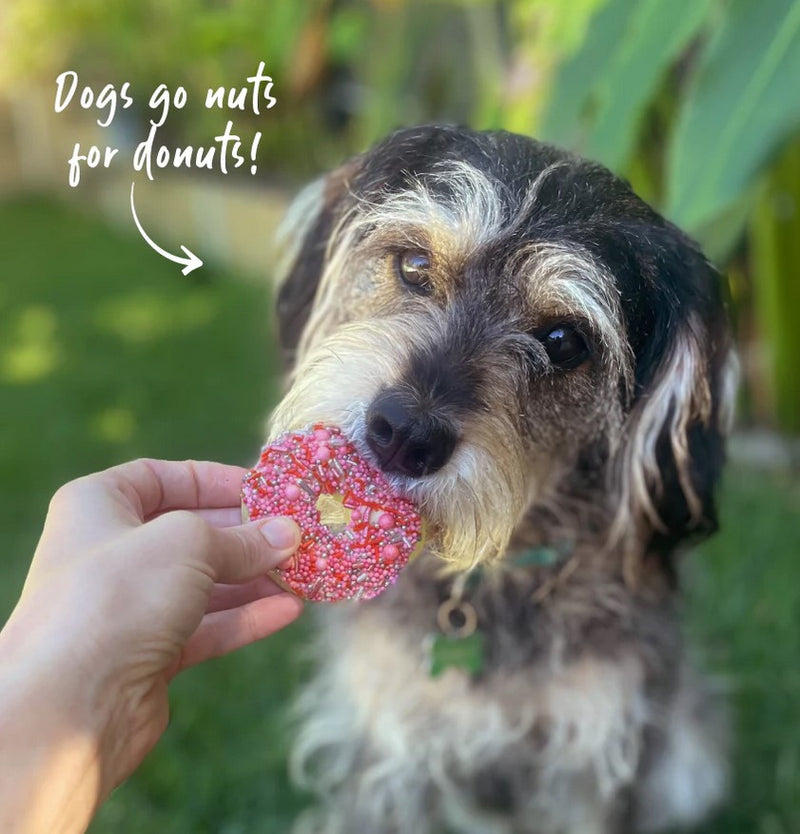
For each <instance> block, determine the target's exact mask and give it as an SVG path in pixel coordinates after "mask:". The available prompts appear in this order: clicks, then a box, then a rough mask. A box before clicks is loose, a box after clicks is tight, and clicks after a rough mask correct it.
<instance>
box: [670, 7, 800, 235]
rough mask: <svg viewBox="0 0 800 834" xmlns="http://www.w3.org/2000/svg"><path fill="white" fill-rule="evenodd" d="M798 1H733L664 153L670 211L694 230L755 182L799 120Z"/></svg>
mask: <svg viewBox="0 0 800 834" xmlns="http://www.w3.org/2000/svg"><path fill="white" fill-rule="evenodd" d="M798 78H800V0H759V2H757V3H754V2H752V0H733V1H732V2H731V4H730V6H729V8H728V12H727V15H726V17H725V19H724V20H723V22H722V25H721V26H720V28H719V30H718V31H717V32H716V34H715V35H714V37H713V38H712V39H711V41H710V42H709V44H708V48H707V50H706V51H705V53H704V55H703V56H702V59H701V62H700V66H699V68H698V71H697V74H696V76H695V78H694V81H693V84H692V86H691V89H690V91H689V95H688V96H687V98H686V100H685V102H684V105H683V107H682V109H681V111H680V113H679V115H678V122H677V127H676V130H675V133H674V136H673V138H672V142H671V144H670V148H669V150H668V157H667V160H668V161H667V165H668V169H667V195H668V197H667V214H668V215H669V216H670V217H671V219H673V220H674V221H675V222H676V223H678V224H679V225H681V226H684V227H685V228H688V229H689V230H692V231H693V230H696V229H698V228H700V227H701V226H703V225H704V224H707V223H709V222H710V221H711V219H712V218H713V217H714V216H715V215H717V214H719V213H720V212H722V211H723V210H725V209H726V207H727V206H729V205H730V204H731V203H733V202H734V201H735V200H736V199H737V198H738V197H739V196H740V195H742V194H743V192H744V191H745V190H746V189H747V188H748V187H749V186H750V185H751V184H752V182H753V181H754V179H755V178H756V177H757V175H758V174H759V172H760V171H761V170H762V169H763V167H764V166H765V164H767V163H768V162H769V160H770V159H771V158H772V156H773V155H774V154H775V153H776V152H777V151H778V150H779V149H780V147H781V146H782V144H783V143H784V141H785V140H786V139H787V138H788V137H789V136H790V135H791V134H792V132H793V131H795V130H796V129H797V128H798V127H799V126H800V96H798V94H797V79H798Z"/></svg>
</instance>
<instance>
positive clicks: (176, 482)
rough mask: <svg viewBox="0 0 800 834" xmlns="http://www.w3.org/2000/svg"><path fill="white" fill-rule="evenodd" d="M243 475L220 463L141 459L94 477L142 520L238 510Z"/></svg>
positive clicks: (236, 468)
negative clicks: (180, 512) (179, 513)
mask: <svg viewBox="0 0 800 834" xmlns="http://www.w3.org/2000/svg"><path fill="white" fill-rule="evenodd" d="M246 473H247V470H246V469H243V468H242V467H241V466H229V465H227V464H223V463H213V462H209V461H193V460H184V461H168V460H154V459H150V458H142V459H140V460H135V461H131V462H130V463H123V464H121V465H120V466H114V467H112V468H111V469H106V470H105V471H104V472H101V473H100V474H99V475H98V476H97V477H98V478H99V479H102V481H103V482H104V483H106V484H111V485H113V486H114V487H116V488H117V489H118V490H119V491H120V492H122V493H123V494H124V495H125V496H126V497H127V498H128V500H129V501H130V502H131V504H132V505H133V506H134V507H136V509H137V510H138V511H139V515H140V518H141V519H142V520H144V519H145V518H148V517H150V516H152V515H154V514H156V513H161V512H164V511H166V510H177V509H201V508H214V507H234V506H237V505H238V504H239V501H240V494H241V488H242V479H243V478H244V476H245V474H246Z"/></svg>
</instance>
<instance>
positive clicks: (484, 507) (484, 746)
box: [270, 126, 734, 834]
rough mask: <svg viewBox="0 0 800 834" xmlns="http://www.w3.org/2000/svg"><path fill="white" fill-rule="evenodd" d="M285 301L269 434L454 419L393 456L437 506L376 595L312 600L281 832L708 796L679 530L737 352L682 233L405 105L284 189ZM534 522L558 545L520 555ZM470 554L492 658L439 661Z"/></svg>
mask: <svg viewBox="0 0 800 834" xmlns="http://www.w3.org/2000/svg"><path fill="white" fill-rule="evenodd" d="M404 251H411V252H415V253H424V254H425V255H426V256H427V257H428V258H429V260H430V272H429V275H428V281H427V283H426V284H425V285H424V286H423V287H421V288H420V287H409V286H406V285H405V284H404V282H403V281H402V280H401V277H402V276H401V275H400V274H398V270H397V263H398V257H399V256H400V253H403V252H404ZM278 318H279V326H280V335H281V340H282V344H283V346H284V348H285V350H286V355H287V358H288V359H289V362H290V363H291V364H292V365H293V366H294V370H293V374H292V377H291V384H290V387H289V390H288V392H287V394H286V396H285V398H284V399H283V401H282V402H281V403H280V404H279V406H278V407H277V409H276V411H275V412H274V414H273V417H272V422H271V428H270V432H271V434H272V435H273V436H274V435H276V434H278V433H280V432H282V431H285V430H287V429H289V428H294V427H298V426H304V425H306V424H309V423H312V422H318V421H323V422H330V423H333V424H337V425H339V426H341V427H342V428H343V429H344V431H345V432H346V433H347V434H348V435H349V436H350V437H351V438H352V439H353V441H354V442H355V444H356V445H357V446H358V447H359V448H360V449H361V450H362V452H363V453H364V454H365V455H366V456H367V457H369V458H371V459H373V460H375V455H374V454H373V451H372V449H371V448H370V444H369V442H368V437H367V435H368V428H367V422H368V419H367V415H368V413H369V411H370V408H371V407H372V406H373V404H374V403H375V401H376V399H377V398H378V397H379V396H380V395H382V394H385V393H386V392H387V391H392V392H395V393H396V394H397V395H398V396H400V397H402V398H403V402H404V404H405V406H404V407H405V408H407V409H408V411H409V412H411V413H414V414H418V415H427V418H432V419H435V420H437V421H439V422H441V423H442V424H446V425H447V426H448V427H450V429H451V430H452V431H453V432H454V437H456V439H457V441H456V445H455V449H454V451H453V453H452V456H450V457H449V459H448V460H447V461H446V462H445V464H444V465H443V466H442V467H441V468H439V469H437V471H435V472H432V473H429V474H425V475H423V476H421V477H411V476H409V475H405V474H402V473H397V472H396V471H392V472H390V473H389V477H390V478H391V479H392V480H393V481H394V482H395V484H396V485H397V486H398V487H399V488H400V489H402V490H403V491H404V492H405V493H407V494H408V495H409V496H411V497H412V498H413V499H414V500H415V501H416V502H417V503H418V505H419V506H420V508H421V509H422V512H423V514H424V515H425V517H426V519H427V523H428V533H429V538H428V546H427V550H426V553H425V554H423V556H421V557H420V558H419V559H418V560H416V561H415V562H413V563H412V565H411V566H410V567H408V568H407V569H406V570H405V572H404V573H403V574H402V575H401V577H400V579H399V580H398V582H397V584H396V585H395V586H394V587H393V588H392V589H390V590H389V591H388V592H386V593H385V594H384V595H383V596H381V597H380V598H378V599H377V600H374V601H372V602H368V603H364V602H358V603H355V602H354V603H342V604H336V605H333V606H326V607H325V610H324V611H321V612H320V614H321V615H322V623H321V629H320V636H319V648H320V652H319V655H320V664H321V665H320V668H319V673H318V676H317V678H316V680H315V681H314V682H313V683H312V684H311V685H310V686H309V687H308V689H307V690H306V692H305V694H304V695H303V697H302V699H301V700H302V704H301V711H302V713H303V715H304V719H303V721H304V723H303V726H302V729H301V732H300V734H299V738H298V740H297V744H296V748H295V755H294V759H293V766H294V771H295V774H296V775H297V776H298V778H300V779H302V780H305V781H306V782H307V783H308V784H310V785H311V786H312V787H313V788H314V789H315V790H316V791H317V792H318V793H319V794H320V796H321V798H322V802H321V806H320V808H319V809H317V810H316V811H314V812H313V813H312V814H311V815H307V816H306V817H305V818H304V820H303V821H302V822H301V825H300V827H301V828H304V829H305V830H312V831H320V832H326V834H334V833H335V834H340V833H341V834H426V832H431V834H437V833H438V832H443V831H448V832H486V833H487V834H489V832H491V834H495V832H496V833H497V834H501V833H502V834H511V832H515V833H516V832H519V833H520V834H522V832H536V834H565V832H577V833H578V834H594V833H595V832H597V834H611V832H623V831H655V830H660V829H661V828H663V827H665V826H672V825H685V824H692V823H694V822H696V821H698V820H699V819H700V818H702V817H703V816H704V815H705V814H706V813H707V812H708V810H709V809H711V808H712V807H713V806H714V805H715V804H716V803H717V802H718V801H719V800H720V798H721V796H722V794H723V792H724V787H725V781H726V777H725V765H724V749H723V747H724V742H723V736H724V733H723V732H721V724H722V722H721V721H720V720H719V719H720V707H719V705H718V704H717V703H715V700H714V698H713V697H712V694H713V693H711V692H710V691H709V687H708V686H707V685H706V684H704V683H703V682H702V681H701V680H700V679H699V678H698V677H697V676H696V675H695V674H694V673H693V672H692V670H691V669H690V668H689V665H688V663H687V661H686V659H685V657H684V650H683V648H682V640H681V634H680V629H679V625H678V618H677V615H676V607H677V599H676V597H677V570H676V554H677V550H678V548H679V547H680V546H681V545H682V544H683V543H684V542H686V540H687V539H689V538H691V537H698V536H702V535H704V534H707V533H709V532H710V531H713V529H714V527H715V523H716V521H715V510H714V498H713V492H714V488H715V485H716V482H717V479H718V477H719V474H720V468H721V465H722V458H723V436H724V433H725V431H726V429H727V424H728V421H729V417H730V406H731V400H732V395H733V392H732V388H733V386H732V379H733V376H734V374H733V369H734V362H733V360H732V353H731V349H730V342H729V336H728V330H727V325H726V319H725V315H724V310H723V305H722V302H721V299H720V290H719V276H718V275H717V274H716V273H715V271H714V270H713V268H712V267H711V266H710V265H709V263H708V262H707V261H706V260H705V258H704V257H703V256H702V254H701V253H700V252H699V251H698V248H697V247H696V245H695V244H694V243H693V242H692V241H691V240H689V239H688V238H687V237H686V236H685V235H684V234H682V233H681V232H680V231H679V230H678V229H676V228H675V227H674V226H672V225H670V224H669V223H668V222H666V221H665V220H664V219H662V218H661V217H660V216H659V215H658V214H656V213H655V212H654V211H653V210H652V209H651V208H650V207H648V206H647V205H646V204H645V203H644V202H643V201H641V200H640V199H638V198H637V197H636V196H635V195H634V194H633V192H632V191H631V189H630V188H629V187H628V185H627V184H625V183H624V182H622V181H620V180H619V179H617V178H616V177H614V176H613V175H612V174H611V173H610V172H609V171H607V170H606V169H605V168H603V167H601V166H599V165H597V164H594V163H591V162H587V161H585V160H583V159H580V158H578V157H576V156H574V155H571V154H568V153H565V152H563V151H561V150H559V149H557V148H554V147H552V146H549V145H545V144H541V143H539V142H535V141H533V140H530V139H527V138H523V137H520V136H516V135H512V134H507V133H501V132H493V133H478V132H473V131H469V130H465V129H457V128H451V127H443V126H427V127H420V128H413V129H407V130H401V131H398V132H397V133H395V134H393V135H391V136H390V137H389V138H388V139H386V140H385V141H383V142H382V143H381V144H379V145H378V146H376V147H375V148H374V149H373V150H371V151H370V152H368V153H366V154H364V155H363V156H360V157H358V158H356V159H353V160H351V161H349V162H348V163H346V164H345V165H344V166H342V167H341V168H340V169H338V170H336V171H334V172H333V173H331V174H330V175H328V176H327V177H325V178H324V179H322V180H320V181H318V182H316V183H314V184H313V185H311V186H309V187H308V188H307V189H306V191H305V192H303V193H302V194H301V195H300V197H299V198H298V199H297V201H296V203H295V205H294V207H293V209H292V210H291V211H290V213H289V217H288V220H287V234H286V236H285V258H284V262H283V269H282V272H281V283H280V289H279V297H278ZM557 326H568V327H570V328H572V329H574V330H575V331H577V332H578V333H579V334H580V335H581V337H582V338H583V341H584V342H585V345H586V348H587V355H586V357H585V359H583V361H580V363H579V364H578V365H577V366H576V367H572V368H559V367H557V366H556V365H554V364H553V363H552V362H551V361H550V359H549V358H548V353H547V352H546V350H545V347H544V344H543V342H544V339H545V337H546V334H547V333H549V332H550V331H552V330H553V328H555V327H557ZM427 418H426V419H427ZM420 419H422V417H420ZM544 546H547V547H549V548H551V551H552V552H553V553H555V554H556V559H555V563H554V564H552V565H541V566H536V565H534V566H524V565H520V564H519V562H518V560H517V559H516V558H515V556H516V555H517V554H519V553H520V552H522V551H524V550H526V549H528V548H532V547H544ZM476 565H480V566H481V567H480V573H479V579H478V581H477V582H476V583H475V584H474V586H468V589H467V590H465V591H464V597H465V599H466V600H467V602H468V603H469V604H470V605H471V606H472V607H473V608H474V609H475V611H476V612H477V615H478V628H479V630H480V632H481V634H482V635H483V639H484V640H485V659H484V668H483V670H482V672H481V673H480V674H478V675H475V676H470V675H469V674H468V673H467V672H466V671H464V670H461V669H457V668H451V669H447V670H446V671H445V672H444V674H442V675H441V676H439V677H432V676H431V675H430V674H429V671H428V670H427V669H426V648H425V647H426V645H427V644H426V638H427V636H428V635H430V634H432V633H436V632H437V631H438V627H437V618H436V615H437V610H438V608H439V606H440V605H441V604H442V603H443V602H444V601H445V600H447V599H448V598H449V597H450V596H451V595H452V594H453V586H454V583H456V584H457V581H456V578H457V577H458V575H460V574H463V572H464V571H467V570H470V569H472V568H474V567H475V566H476ZM442 566H445V568H446V570H445V571H443V570H442Z"/></svg>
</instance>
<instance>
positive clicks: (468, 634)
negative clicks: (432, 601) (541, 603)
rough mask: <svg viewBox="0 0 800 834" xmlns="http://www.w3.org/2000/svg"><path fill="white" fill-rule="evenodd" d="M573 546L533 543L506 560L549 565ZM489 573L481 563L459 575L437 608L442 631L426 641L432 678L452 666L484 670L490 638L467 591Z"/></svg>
mask: <svg viewBox="0 0 800 834" xmlns="http://www.w3.org/2000/svg"><path fill="white" fill-rule="evenodd" d="M572 550H573V547H572V545H568V544H559V545H558V546H553V547H545V546H540V547H531V548H526V549H525V550H521V551H520V552H519V553H517V554H515V555H514V556H512V557H510V558H509V557H507V558H506V559H505V560H504V563H505V564H506V565H508V566H511V567H514V568H549V567H552V566H554V565H556V564H558V563H559V562H561V561H562V560H563V559H565V558H566V557H568V556H570V555H571V553H572ZM485 573H486V571H485V569H484V568H482V567H480V566H478V567H476V568H473V569H472V570H471V571H469V572H468V573H464V574H461V575H460V576H457V577H456V578H455V580H454V581H453V585H452V587H451V589H450V596H449V597H448V598H447V599H446V600H445V601H444V602H443V603H441V605H440V606H439V608H438V609H437V612H436V624H437V626H438V628H439V631H438V632H431V633H430V634H428V635H426V637H425V640H424V642H423V651H424V654H425V657H426V660H427V667H428V673H429V674H430V676H431V677H432V678H437V677H439V675H441V674H443V673H444V672H445V671H446V670H447V669H450V668H456V669H462V670H463V671H465V672H467V673H468V674H469V675H470V676H472V677H477V676H478V675H480V673H481V672H482V671H483V667H484V661H485V657H486V639H485V635H484V633H483V631H482V630H481V629H480V626H479V623H478V614H477V612H476V611H475V607H474V606H473V605H472V603H471V602H470V601H469V600H468V599H466V598H465V595H467V594H469V593H470V592H472V591H474V590H475V588H477V587H478V585H480V583H481V582H482V580H483V578H484V576H485ZM537 601H538V600H537Z"/></svg>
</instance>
